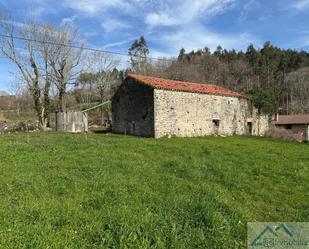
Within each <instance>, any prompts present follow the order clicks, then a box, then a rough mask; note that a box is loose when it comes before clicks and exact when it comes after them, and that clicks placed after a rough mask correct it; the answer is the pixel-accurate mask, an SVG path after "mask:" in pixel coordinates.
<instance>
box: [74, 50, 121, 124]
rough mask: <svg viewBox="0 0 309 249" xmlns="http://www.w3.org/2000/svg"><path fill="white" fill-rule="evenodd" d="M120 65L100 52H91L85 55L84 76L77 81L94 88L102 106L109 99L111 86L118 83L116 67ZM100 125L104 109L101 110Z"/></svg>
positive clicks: (106, 54)
mask: <svg viewBox="0 0 309 249" xmlns="http://www.w3.org/2000/svg"><path fill="white" fill-rule="evenodd" d="M119 64H120V59H119V58H117V57H115V56H113V55H111V54H109V53H102V52H92V53H89V54H87V59H86V69H87V73H86V74H81V75H80V77H79V81H81V80H83V81H84V84H85V83H87V84H89V86H90V87H92V86H94V90H95V92H96V93H97V94H98V95H99V100H100V103H101V104H103V103H104V101H107V100H109V99H110V98H111V95H112V88H113V85H115V84H117V82H118V70H117V69H116V67H117V66H118V65H119ZM101 114H102V123H103V115H104V109H103V107H102V108H101Z"/></svg>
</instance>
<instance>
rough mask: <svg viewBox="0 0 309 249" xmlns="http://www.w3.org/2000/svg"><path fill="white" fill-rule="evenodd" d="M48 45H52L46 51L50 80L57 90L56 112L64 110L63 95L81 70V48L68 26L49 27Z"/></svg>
mask: <svg viewBox="0 0 309 249" xmlns="http://www.w3.org/2000/svg"><path fill="white" fill-rule="evenodd" d="M46 33H47V37H48V38H49V43H50V44H52V46H50V49H49V51H48V53H49V58H48V64H49V65H50V67H51V69H52V72H51V76H52V80H53V82H54V84H55V85H56V87H57V89H58V111H60V112H63V111H64V110H65V109H66V104H65V95H66V92H67V86H68V84H70V83H72V84H73V82H74V81H75V80H76V78H77V76H78V75H79V73H80V71H81V68H80V67H79V66H80V61H81V56H82V52H83V46H82V45H81V44H80V43H79V45H76V43H77V42H79V37H78V31H77V30H71V29H70V28H69V27H68V26H61V27H52V26H50V27H49V30H48V31H47V32H46Z"/></svg>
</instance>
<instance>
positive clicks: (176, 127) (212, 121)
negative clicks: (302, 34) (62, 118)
mask: <svg viewBox="0 0 309 249" xmlns="http://www.w3.org/2000/svg"><path fill="white" fill-rule="evenodd" d="M149 78H151V77H149ZM155 79H156V78H155ZM156 80H158V79H156ZM169 82H170V81H169ZM169 82H168V83H169ZM146 83H147V82H146ZM146 83H144V82H141V81H140V80H139V78H138V79H135V78H134V77H127V78H126V80H125V81H124V83H123V84H122V85H121V87H120V88H119V89H118V91H117V93H116V94H115V96H114V97H113V100H112V112H113V117H112V127H113V131H114V132H116V133H123V134H132V135H138V136H145V137H155V138H160V137H165V136H166V137H170V136H177V137H195V136H208V135H224V136H230V135H264V133H265V132H266V130H268V128H269V118H268V116H267V115H258V113H257V110H256V108H254V107H252V106H251V105H250V104H249V103H248V101H247V99H246V98H244V97H242V96H241V97H240V96H237V97H235V96H222V95H219V94H205V93H198V92H187V91H175V90H172V89H158V88H156V86H152V85H148V84H146ZM159 83H160V84H164V80H163V79H160V81H159ZM172 83H173V82H172ZM180 84H181V83H180ZM196 85H200V84H196ZM164 86H165V85H163V87H164ZM167 86H169V87H170V86H171V84H170V85H167ZM176 86H178V85H176Z"/></svg>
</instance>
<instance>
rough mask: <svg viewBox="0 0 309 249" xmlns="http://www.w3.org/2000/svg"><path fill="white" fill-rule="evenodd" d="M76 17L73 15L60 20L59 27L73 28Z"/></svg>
mask: <svg viewBox="0 0 309 249" xmlns="http://www.w3.org/2000/svg"><path fill="white" fill-rule="evenodd" d="M76 17H77V16H76V15H74V16H71V17H65V18H62V20H61V25H70V26H73V25H74V21H75V19H76Z"/></svg>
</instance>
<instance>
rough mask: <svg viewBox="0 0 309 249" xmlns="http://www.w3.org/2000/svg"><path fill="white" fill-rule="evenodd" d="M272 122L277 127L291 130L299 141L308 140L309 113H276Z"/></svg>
mask: <svg viewBox="0 0 309 249" xmlns="http://www.w3.org/2000/svg"><path fill="white" fill-rule="evenodd" d="M273 124H274V125H275V126H276V127H277V128H280V129H286V130H289V131H291V132H292V133H293V134H295V137H296V138H297V139H298V140H300V141H309V114H298V115H279V114H276V116H275V118H274V119H273Z"/></svg>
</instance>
